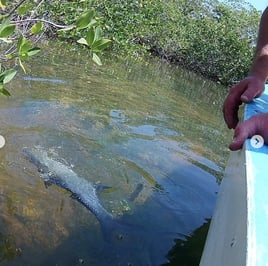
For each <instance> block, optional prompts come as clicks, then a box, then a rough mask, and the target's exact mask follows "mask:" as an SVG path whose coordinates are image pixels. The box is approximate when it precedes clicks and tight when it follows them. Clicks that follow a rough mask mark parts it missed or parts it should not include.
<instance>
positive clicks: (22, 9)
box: [18, 5, 29, 16]
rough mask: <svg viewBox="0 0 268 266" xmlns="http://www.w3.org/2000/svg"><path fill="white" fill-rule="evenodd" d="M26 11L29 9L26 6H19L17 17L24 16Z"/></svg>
mask: <svg viewBox="0 0 268 266" xmlns="http://www.w3.org/2000/svg"><path fill="white" fill-rule="evenodd" d="M28 10H29V7H28V6H27V5H23V6H20V7H19V8H18V15H19V16H24V15H25V14H27V12H28Z"/></svg>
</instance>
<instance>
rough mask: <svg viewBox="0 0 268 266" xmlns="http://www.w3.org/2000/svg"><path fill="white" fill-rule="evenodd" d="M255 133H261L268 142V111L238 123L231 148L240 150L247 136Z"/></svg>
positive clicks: (267, 142)
mask: <svg viewBox="0 0 268 266" xmlns="http://www.w3.org/2000/svg"><path fill="white" fill-rule="evenodd" d="M254 135H261V136H262V137H263V139H264V142H265V143H266V144H268V113H267V114H259V115H255V116H253V117H251V118H250V119H248V120H246V121H244V122H242V123H240V124H238V126H237V127H236V128H235V132H234V138H233V141H232V143H231V144H230V146H229V148H230V150H232V151H234V150H239V149H241V148H242V146H243V143H244V142H245V140H246V139H247V138H250V137H252V136H254Z"/></svg>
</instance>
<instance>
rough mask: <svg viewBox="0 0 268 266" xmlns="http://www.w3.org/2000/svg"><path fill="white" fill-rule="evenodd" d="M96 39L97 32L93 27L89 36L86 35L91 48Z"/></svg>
mask: <svg viewBox="0 0 268 266" xmlns="http://www.w3.org/2000/svg"><path fill="white" fill-rule="evenodd" d="M94 39H95V30H94V28H93V27H91V28H89V30H88V32H87V35H86V41H87V43H88V45H89V46H91V45H92V44H93V42H94Z"/></svg>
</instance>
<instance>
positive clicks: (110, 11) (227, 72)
mask: <svg viewBox="0 0 268 266" xmlns="http://www.w3.org/2000/svg"><path fill="white" fill-rule="evenodd" d="M94 2H95V4H94V5H95V7H96V9H97V10H98V11H99V12H100V13H101V14H102V16H103V17H104V22H105V25H106V27H107V30H108V31H109V33H110V36H111V37H113V38H114V40H115V43H116V46H117V48H118V49H124V50H129V51H130V52H131V53H134V54H137V51H139V52H141V51H142V50H141V48H140V47H139V48H138V47H137V46H138V45H137V44H142V45H143V49H144V48H145V49H147V50H149V51H150V52H153V53H155V54H157V55H160V56H161V57H164V58H166V59H168V60H171V61H173V62H176V63H179V64H182V65H183V66H185V67H187V68H189V69H192V70H195V71H197V72H199V73H202V74H204V75H205V76H207V77H209V78H212V79H213V80H217V81H220V82H221V83H223V84H230V83H232V82H234V81H236V80H239V79H241V78H242V77H243V76H244V75H246V73H247V72H248V69H249V66H250V62H251V60H252V57H253V52H254V45H255V39H256V36H257V27H258V23H259V19H260V13H259V12H257V11H256V10H255V9H254V8H252V7H251V6H249V5H247V4H245V3H244V2H243V1H241V2H239V1H234V2H229V3H225V4H224V3H222V2H218V1H216V0H154V1H150V0H139V1H132V0H124V1H123V0H114V1H109V0H95V1H94Z"/></svg>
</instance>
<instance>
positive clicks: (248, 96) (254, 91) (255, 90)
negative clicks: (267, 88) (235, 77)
mask: <svg viewBox="0 0 268 266" xmlns="http://www.w3.org/2000/svg"><path fill="white" fill-rule="evenodd" d="M263 91H264V86H263V85H259V84H254V85H249V86H248V88H247V90H245V92H244V93H243V94H242V95H241V101H242V102H244V103H248V102H251V101H252V100H253V99H254V98H256V97H259V96H260V95H261V94H262V93H263Z"/></svg>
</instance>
